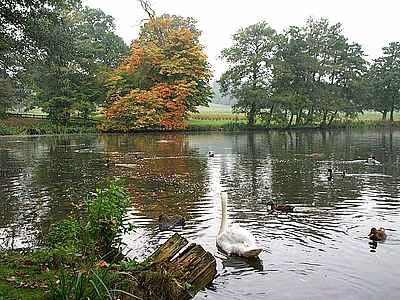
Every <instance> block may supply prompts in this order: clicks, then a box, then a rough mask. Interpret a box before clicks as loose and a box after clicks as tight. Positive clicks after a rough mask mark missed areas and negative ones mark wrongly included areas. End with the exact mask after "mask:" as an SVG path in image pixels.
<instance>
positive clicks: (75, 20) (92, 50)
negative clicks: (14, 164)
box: [33, 7, 128, 123]
mask: <svg viewBox="0 0 400 300" xmlns="http://www.w3.org/2000/svg"><path fill="white" fill-rule="evenodd" d="M61 17H62V20H63V22H62V23H60V25H59V26H54V27H53V36H52V38H51V42H52V43H55V44H57V45H58V46H57V47H60V48H61V49H58V50H57V51H53V52H50V53H48V54H47V55H46V56H44V57H43V59H41V60H39V61H38V63H36V64H35V66H34V68H33V70H34V72H33V81H34V83H35V87H36V102H35V103H36V104H37V105H38V106H40V107H42V108H43V109H44V110H45V111H46V112H48V113H49V116H50V117H51V118H53V119H54V120H55V121H57V122H61V123H63V122H66V121H67V120H68V118H69V117H70V115H71V113H73V112H78V113H79V114H80V115H81V116H83V117H87V116H88V114H89V113H90V112H91V111H93V110H94V108H95V104H96V103H97V104H100V103H102V102H103V101H104V99H105V96H106V90H105V88H104V82H105V79H106V78H107V74H108V72H110V71H111V69H112V68H114V67H116V66H117V64H118V62H119V60H120V59H121V58H122V56H123V55H124V54H126V53H127V51H128V47H127V46H126V45H125V43H124V42H123V40H122V39H121V38H120V37H118V36H117V35H116V34H115V33H114V31H115V27H114V23H113V18H112V17H111V16H108V15H106V14H105V13H104V12H102V11H101V10H99V9H92V8H88V7H84V8H80V7H79V8H76V9H73V10H64V11H62V12H61Z"/></svg>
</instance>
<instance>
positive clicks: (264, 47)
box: [219, 22, 276, 126]
mask: <svg viewBox="0 0 400 300" xmlns="http://www.w3.org/2000/svg"><path fill="white" fill-rule="evenodd" d="M275 37H276V33H275V30H273V29H272V28H271V27H270V26H269V25H268V24H267V23H265V22H259V23H256V24H254V25H251V26H249V27H246V28H243V29H240V30H239V31H238V32H236V33H235V34H234V35H233V44H232V46H231V47H229V48H226V49H224V50H222V53H221V57H222V58H223V59H224V60H225V61H226V62H227V64H228V70H227V71H226V72H224V73H223V74H222V76H221V78H220V80H219V83H220V85H221V90H222V92H223V93H224V94H230V95H232V96H233V97H235V98H236V99H238V102H237V104H235V106H234V109H235V110H236V111H238V112H243V113H246V114H247V120H248V124H249V126H254V125H255V122H256V117H257V115H258V114H259V113H260V111H261V110H262V109H264V108H268V107H270V105H271V103H270V101H269V100H270V96H271V94H272V85H271V80H272V61H273V57H274V50H275V48H276V39H275Z"/></svg>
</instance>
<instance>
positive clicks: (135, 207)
mask: <svg viewBox="0 0 400 300" xmlns="http://www.w3.org/2000/svg"><path fill="white" fill-rule="evenodd" d="M209 150H212V151H214V153H215V157H213V158H208V157H207V152H208V151H209ZM399 153H400V131H398V130H394V131H390V130H357V131H354V130H353V131H332V132H327V131H292V132H285V131H281V132H263V133H254V134H247V133H240V134H223V133H204V134H162V135H161V134H154V135H135V136H129V135H124V136H74V135H71V136H41V137H0V247H1V248H21V247H32V246H33V247H36V246H40V245H41V243H42V240H43V236H44V235H45V233H46V231H47V228H48V225H49V224H51V223H53V222H55V221H57V220H60V219H62V218H64V217H65V216H66V215H68V214H69V213H70V211H71V210H73V208H74V205H73V204H77V203H80V202H82V201H84V199H85V197H86V194H87V193H88V191H93V190H94V188H95V187H96V186H101V185H102V184H103V183H105V182H107V181H108V180H109V179H110V178H112V177H113V176H120V177H123V178H125V179H126V182H127V186H128V187H129V191H130V193H131V194H132V199H133V202H132V208H131V209H130V211H129V215H128V219H129V220H130V221H132V222H133V223H135V224H136V225H137V230H136V232H134V233H132V234H130V235H129V236H125V237H124V241H125V242H126V243H127V244H128V246H129V248H130V249H132V251H130V252H129V253H128V255H130V256H136V257H138V258H142V257H143V256H145V255H147V254H149V253H150V252H152V251H153V250H154V249H155V248H156V247H157V245H158V244H159V243H162V242H163V241H165V240H166V239H167V238H168V237H169V236H170V235H171V234H172V232H171V231H166V232H165V231H164V232H160V231H159V229H158V223H157V220H158V216H159V214H160V213H164V214H167V215H173V214H181V215H184V216H185V217H186V218H187V220H188V221H187V226H185V228H182V229H181V228H177V231H178V232H180V233H181V234H183V235H184V236H185V237H186V238H188V239H189V240H190V241H191V242H197V243H200V244H201V245H202V246H203V247H204V248H205V249H206V250H208V251H210V252H211V253H213V254H214V255H215V257H216V259H217V265H218V273H219V276H218V277H217V278H216V279H215V280H214V283H213V286H212V287H210V288H209V289H207V290H204V291H202V292H200V293H199V294H198V295H197V296H196V299H317V298H318V299H332V298H338V299H398V298H400V280H399V278H400V235H399V229H398V224H399V222H400V207H399V206H400V201H399V200H400V197H399V167H400V165H399V164H400V158H399ZM368 154H374V155H375V156H376V157H377V159H378V160H380V161H381V162H382V165H381V166H374V165H372V166H371V165H367V164H366V163H365V159H366V158H367V157H368ZM106 159H110V160H111V161H112V162H114V163H115V165H112V166H111V167H106V166H105V161H106ZM328 168H333V169H334V171H335V172H338V173H340V172H342V171H345V173H346V176H345V177H344V178H343V177H342V176H340V175H337V176H336V177H335V178H334V180H333V181H331V182H330V181H328V180H327V174H326V173H327V169H328ZM221 191H227V192H228V194H229V197H230V199H229V203H228V215H229V218H230V219H231V220H232V221H233V222H236V223H239V224H241V226H243V227H245V228H247V229H249V230H251V231H252V232H253V234H254V235H255V236H256V239H257V240H258V242H259V244H260V245H261V246H262V247H263V249H265V251H264V252H262V254H261V255H260V260H244V259H239V258H234V257H226V255H224V254H223V253H221V252H219V251H218V250H217V248H216V245H215V237H216V233H217V231H218V228H219V222H220V217H221V216H220V215H221V211H220V200H219V196H218V195H219V193H220V192H221ZM270 199H272V200H274V201H275V202H276V203H288V204H291V205H293V206H295V212H293V213H289V214H278V213H271V212H270V211H268V209H267V205H266V203H267V202H268V201H269V200H270ZM372 226H376V227H380V226H382V227H385V228H386V230H387V234H388V238H387V240H386V241H385V242H383V243H377V244H376V245H371V244H370V243H369V240H368V238H367V235H368V233H369V230H370V228H371V227H372Z"/></svg>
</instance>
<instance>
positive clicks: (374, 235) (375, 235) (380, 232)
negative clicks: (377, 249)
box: [368, 227, 386, 241]
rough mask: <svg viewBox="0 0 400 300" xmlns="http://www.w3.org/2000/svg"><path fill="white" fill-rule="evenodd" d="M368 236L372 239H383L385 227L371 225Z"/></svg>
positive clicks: (384, 237)
mask: <svg viewBox="0 0 400 300" xmlns="http://www.w3.org/2000/svg"><path fill="white" fill-rule="evenodd" d="M368 237H369V239H370V240H373V241H383V240H384V239H386V233H385V229H384V228H382V227H381V228H379V229H376V228H375V227H372V228H371V232H370V233H369V235H368Z"/></svg>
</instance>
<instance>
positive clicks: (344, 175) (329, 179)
mask: <svg viewBox="0 0 400 300" xmlns="http://www.w3.org/2000/svg"><path fill="white" fill-rule="evenodd" d="M333 174H334V173H333V170H332V169H331V168H329V169H328V177H327V179H328V181H332V180H333ZM336 174H338V175H340V176H342V177H343V178H344V177H346V172H345V171H343V172H341V173H335V175H336Z"/></svg>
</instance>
